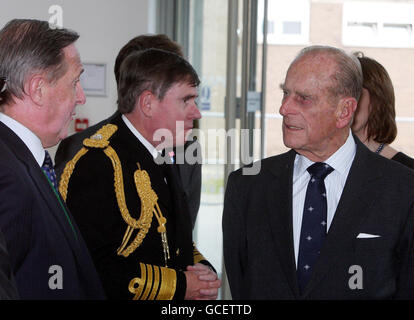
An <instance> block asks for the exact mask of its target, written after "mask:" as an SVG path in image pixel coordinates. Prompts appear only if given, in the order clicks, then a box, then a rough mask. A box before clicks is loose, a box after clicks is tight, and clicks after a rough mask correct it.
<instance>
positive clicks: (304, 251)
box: [297, 162, 334, 292]
mask: <svg viewBox="0 0 414 320" xmlns="http://www.w3.org/2000/svg"><path fill="white" fill-rule="evenodd" d="M307 170H308V172H309V174H310V175H311V179H310V180H309V183H308V188H307V190H306V198H305V206H304V207H303V218H302V229H301V233H300V242H299V257H298V268H297V275H298V280H299V287H300V290H301V292H303V290H304V289H305V287H306V285H307V283H308V282H309V279H310V277H311V274H312V271H313V268H314V266H315V263H316V260H317V259H318V256H319V253H320V250H321V248H322V244H323V241H324V240H325V237H326V225H327V204H326V189H325V183H324V179H325V178H326V176H327V175H328V174H330V173H331V172H332V171H333V170H334V169H333V168H331V167H330V166H329V165H327V164H326V163H323V162H316V163H314V164H313V165H311V166H310V167H309V168H308V169H307Z"/></svg>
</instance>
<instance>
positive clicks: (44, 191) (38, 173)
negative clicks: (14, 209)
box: [0, 122, 77, 250]
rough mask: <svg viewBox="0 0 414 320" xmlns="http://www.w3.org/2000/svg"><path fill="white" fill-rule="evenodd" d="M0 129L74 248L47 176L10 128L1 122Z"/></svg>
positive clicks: (67, 224)
mask: <svg viewBox="0 0 414 320" xmlns="http://www.w3.org/2000/svg"><path fill="white" fill-rule="evenodd" d="M0 130H1V136H2V139H3V140H4V141H5V142H6V144H7V145H8V146H9V148H10V149H11V150H12V152H13V154H14V155H15V156H16V158H17V159H18V160H19V161H20V162H22V164H23V165H24V166H25V167H26V170H27V173H28V175H29V176H30V177H31V178H32V181H33V183H34V185H35V186H36V188H37V189H38V192H39V194H40V195H41V197H42V198H43V200H44V202H45V203H46V205H47V207H48V208H49V211H50V212H51V214H52V216H53V217H54V218H55V220H56V221H57V222H58V224H59V225H60V227H61V228H62V230H63V234H64V235H65V237H66V240H67V241H68V242H69V243H70V244H71V248H72V250H74V248H75V246H77V242H76V239H75V235H74V234H73V231H72V229H71V227H70V225H69V222H68V221H67V220H66V217H65V213H64V211H63V209H62V208H61V206H60V204H59V201H58V199H57V197H56V195H55V194H54V192H53V190H52V188H51V186H50V185H49V183H48V181H47V178H46V177H45V176H44V174H43V172H42V169H41V168H40V167H39V165H38V164H37V162H36V160H35V158H34V157H33V155H32V153H31V152H30V150H29V149H28V148H27V146H26V145H25V144H24V143H23V141H22V140H21V139H20V138H19V137H18V136H17V135H16V134H15V133H14V132H13V131H12V130H10V129H9V128H8V127H6V126H5V125H4V124H3V123H1V122H0ZM68 212H69V210H68ZM39 214H45V213H43V212H40V210H39ZM46 219H49V217H46ZM72 221H73V220H72ZM72 223H73V222H72Z"/></svg>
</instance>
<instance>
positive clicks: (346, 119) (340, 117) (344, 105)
mask: <svg viewBox="0 0 414 320" xmlns="http://www.w3.org/2000/svg"><path fill="white" fill-rule="evenodd" d="M357 105H358V102H357V100H356V99H355V98H352V97H347V98H342V99H341V100H340V101H339V103H338V109H337V114H336V127H337V128H338V129H342V128H344V127H346V126H347V125H349V124H350V123H351V121H352V119H353V117H354V113H355V110H356V108H357Z"/></svg>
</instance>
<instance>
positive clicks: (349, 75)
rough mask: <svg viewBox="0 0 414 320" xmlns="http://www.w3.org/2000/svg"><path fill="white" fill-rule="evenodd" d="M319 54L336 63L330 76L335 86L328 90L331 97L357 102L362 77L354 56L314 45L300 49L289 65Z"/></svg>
mask: <svg viewBox="0 0 414 320" xmlns="http://www.w3.org/2000/svg"><path fill="white" fill-rule="evenodd" d="M319 53H326V54H328V55H330V56H332V58H333V59H334V61H335V62H336V63H337V67H338V68H337V71H336V72H335V73H334V74H333V75H332V79H333V80H334V84H335V85H334V86H333V87H332V88H330V89H331V91H332V93H333V95H335V96H340V97H343V96H347V97H353V98H355V99H356V100H357V101H358V100H359V98H360V96H361V93H362V83H363V76H362V68H361V64H360V62H359V60H358V58H357V57H355V56H354V55H352V54H348V53H346V52H345V51H344V50H342V49H339V48H335V47H330V46H320V45H315V46H309V47H306V48H304V49H302V50H301V51H300V52H299V54H298V55H297V56H296V58H295V60H294V61H293V62H292V64H291V65H293V64H294V63H295V62H296V61H298V60H299V59H301V58H302V57H304V56H307V55H315V54H319Z"/></svg>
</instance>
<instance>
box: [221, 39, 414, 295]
mask: <svg viewBox="0 0 414 320" xmlns="http://www.w3.org/2000/svg"><path fill="white" fill-rule="evenodd" d="M361 74H362V73H361V68H360V65H359V64H358V61H355V58H354V57H352V56H350V55H348V54H346V53H345V52H343V51H342V50H339V49H336V48H332V47H321V46H313V47H308V48H305V49H303V50H302V51H301V53H300V54H299V55H298V57H297V58H296V59H295V60H294V61H293V63H292V64H291V65H290V67H289V69H288V72H287V75H286V78H285V82H284V83H283V84H282V85H281V88H282V90H283V100H282V106H281V107H280V114H281V115H282V116H283V124H282V130H283V141H284V143H285V145H286V146H288V147H290V148H292V150H290V151H289V152H287V153H285V154H281V155H278V156H274V157H270V158H267V159H264V160H262V161H261V171H260V173H259V174H257V175H250V176H247V175H246V176H243V170H242V169H241V170H238V171H236V172H233V173H232V174H231V175H230V177H229V180H228V184H227V190H226V196H225V204H224V214H223V237H224V259H225V266H226V270H227V274H228V279H229V284H230V288H231V293H232V295H233V298H235V299H389V298H411V299H412V298H414V268H413V266H414V251H413V244H414V243H413V241H414V232H413V230H414V173H413V172H412V171H410V170H409V169H407V168H405V167H403V166H402V165H400V164H398V163H395V162H392V161H390V160H388V159H385V158H383V157H381V156H378V155H376V154H375V153H373V152H371V151H370V150H368V149H367V148H366V147H365V146H364V145H363V144H362V143H361V142H360V141H359V140H358V138H356V137H355V136H353V135H352V134H351V132H350V125H351V122H352V119H353V115H354V113H355V109H356V106H357V101H358V99H359V96H360V94H361V90H362V75H361Z"/></svg>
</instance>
